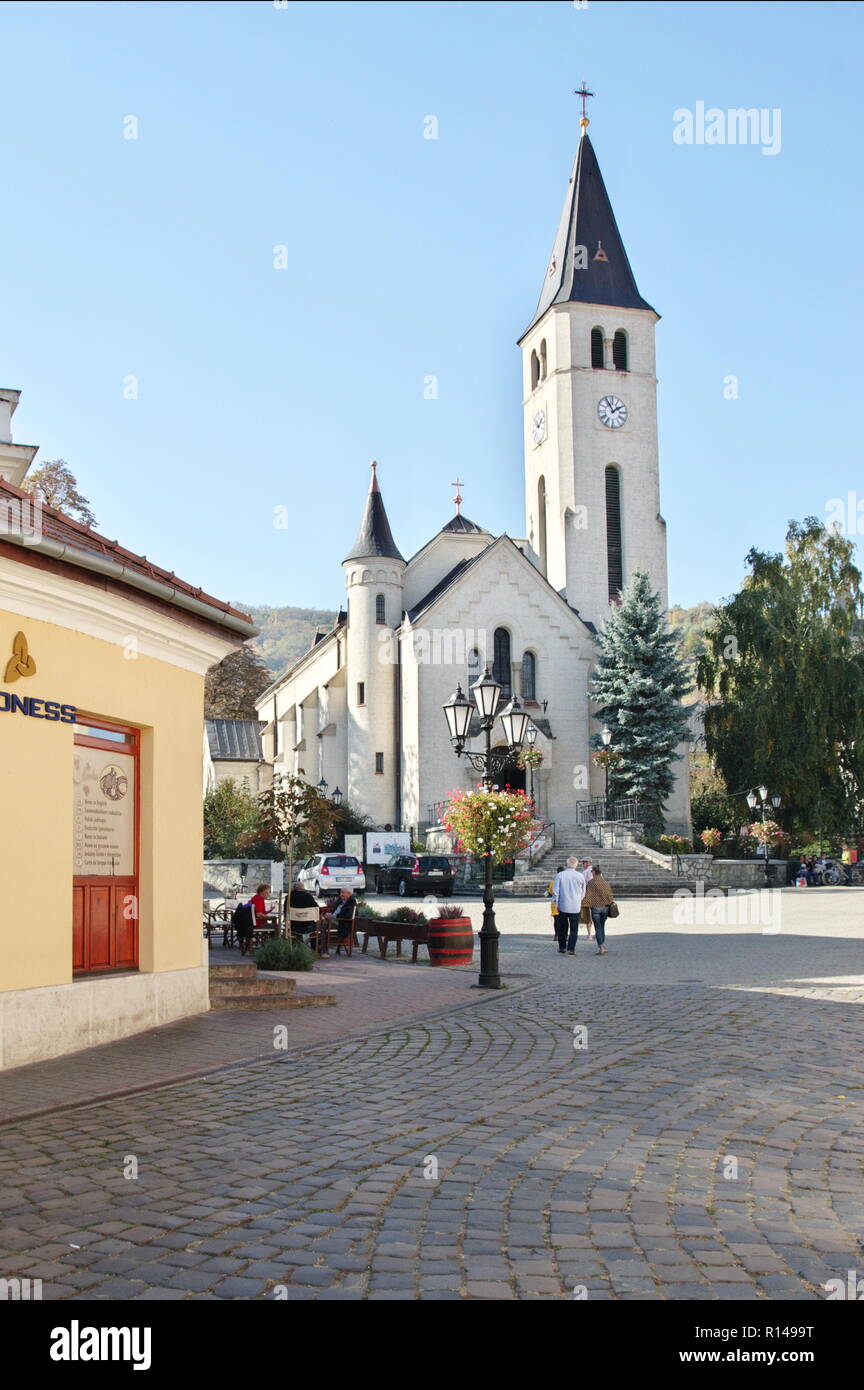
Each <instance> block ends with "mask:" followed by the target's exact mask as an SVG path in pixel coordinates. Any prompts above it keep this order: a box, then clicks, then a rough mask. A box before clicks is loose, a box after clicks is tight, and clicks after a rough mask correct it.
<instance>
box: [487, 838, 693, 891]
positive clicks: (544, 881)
mask: <svg viewBox="0 0 864 1390" xmlns="http://www.w3.org/2000/svg"><path fill="white" fill-rule="evenodd" d="M571 855H575V856H576V858H577V859H579V861H580V867H581V861H582V860H583V859H591V860H592V861H593V863H595V864H599V865H600V868H601V869H602V870H603V874H604V877H605V878H607V879H608V880H609V882H610V883H611V885H612V888H613V890H614V892H615V896H616V898H634V897H645V896H653V897H671V896H672V894H673V893H674V892H675V890H676V889H678V888H682V887H686V886H688V884H691V883H692V881H691V880H688V879H683V878H679V877H678V874H677V873H676V872H675V871H674V869H673V870H671V871H670V870H669V869H664V868H663V867H662V865H660V864H655V863H652V861H651V860H650V859H644V858H643V857H642V855H641V854H637V853H636V851H635V850H632V849H626V848H624V847H623V846H622V847H620V848H619V847H618V846H616V847H615V848H614V849H601V848H600V846H599V845H598V844H597V842H596V840H594V839H593V838H592V837H591V836H590V835H589V834H588V831H587V829H583V828H575V827H570V828H565V829H563V830H561V831H560V832H559V835H558V838H557V843H556V845H555V848H554V849H550V850H549V851H548V853H547V854H545V855H544V856H543V859H542V860H541V861H540V863H539V864H535V865H533V866H532V867H531V868H530V869H529V870H527V872H526V873H524V874H517V876H516V877H515V878H514V879H512V880H511V881H510V882H509V883H502V884H499V885H497V887H496V890H495V891H496V895H497V894H498V893H501V894H502V895H505V894H512V895H513V896H514V897H532V896H533V897H542V896H543V895H544V894H545V892H546V889H547V887H548V886H549V882H550V880H551V879H552V878H553V877H554V875H555V869H556V868H557V866H558V865H559V864H565V863H566V862H567V860H568V858H569V857H570V856H571Z"/></svg>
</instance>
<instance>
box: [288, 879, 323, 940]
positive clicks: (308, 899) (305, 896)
mask: <svg viewBox="0 0 864 1390" xmlns="http://www.w3.org/2000/svg"><path fill="white" fill-rule="evenodd" d="M317 906H318V903H317V902H316V901H315V899H314V898H313V896H312V894H311V893H307V892H306V889H305V888H304V887H303V884H302V883H301V882H300V880H299V878H298V879H296V880H295V882H294V887H293V888H292V889H291V892H290V893H289V895H288V897H287V898H286V899H285V906H284V907H283V909H282V915H283V917H284V918H285V920H286V922H288V921H290V922H291V929H292V931H296V932H297V933H298V934H300V935H302V933H303V932H314V931H315V930H316V926H317V923H315V922H294V921H292V919H291V909H292V908H298V909H299V908H309V907H317Z"/></svg>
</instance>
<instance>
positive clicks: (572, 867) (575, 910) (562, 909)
mask: <svg viewBox="0 0 864 1390" xmlns="http://www.w3.org/2000/svg"><path fill="white" fill-rule="evenodd" d="M584 896H585V876H584V874H581V873H580V872H579V860H578V859H575V858H572V857H571V858H570V859H568V860H567V868H566V869H564V870H562V872H561V873H560V874H556V876H555V882H554V884H553V885H552V897H553V900H554V902H555V906H556V907H557V909H558V915H557V917H556V918H555V927H556V930H557V933H558V954H559V955H561V956H563V955H564V954H565V953H566V954H567V955H568V956H575V954H576V938H577V936H578V935H579V911H580V909H581V907H582V899H583V898H584Z"/></svg>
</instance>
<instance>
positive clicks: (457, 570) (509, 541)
mask: <svg viewBox="0 0 864 1390" xmlns="http://www.w3.org/2000/svg"><path fill="white" fill-rule="evenodd" d="M502 545H508V546H510V547H511V548H512V550H513V551H515V553H516V554H517V555H518V556H519V558H520V560H521V561H522V563H523V564H525V565H527V566H528V568H529V569H530V570H531V572H532V574H533V575H535V577H536V578H537V580H538V581H539V582H540V583H541V584H543V585H545V587H546V588H547V589H548V590H549V592H550V593H552V594H554V595H555V597H556V599H557V600H558V602H559V603H561V604H563V606H564V607H565V608H566V609H567V610H568V612H569V613H572V615H573V617H574V618H578V619H579V622H580V623H581V624H582V626H583V627H584V628H585V630H586V631H587V632H589V633H591V635H592V636H593V635H594V634H595V633H596V631H597V629H596V628H595V627H594V624H593V623H590V622H588V621H587V619H585V618H583V617H582V614H581V613H580V612H579V610H578V608H574V607H573V605H572V604H571V603H568V601H567V599H566V598H565V597H564V595H563V594H560V593H559V592H558V590H557V589H554V588H553V587H552V585H551V584H550V583H549V580H548V579H547V578H546V576H545V574H542V573H541V572H540V570H538V569H537V566H536V565H533V564H532V563H531V561H530V560H529V559H528V556H527V555H526V554H525V552H524V551H523V550H522V549H521V548H520V547H519V546H518V545H517V544H516V542H515V541H514V540H513V538H512V536H508V535H506V534H503V535H500V536H497V537H496V538H495V540H493V542H492V544H491V545H487V546H486V548H485V549H484V550H481V551H479V552H478V553H477V554H476V555H472V556H471V558H470V559H469V560H460V562H459V564H458V565H454V566H453V568H452V570H450V571H449V573H447V574H445V575H444V577H443V579H439V581H438V583H437V584H436V585H435V586H434V587H433V588H431V589H430V590H429V592H428V593H426V594H424V595H423V597H422V598H421V599H419V600H418V602H417V603H416V604H415V605H414V607H413V608H412V609H411V611H410V612H409V613H408V620H409V622H411V623H415V622H416V621H417V619H418V618H420V617H422V616H423V614H424V613H426V612H428V610H429V609H430V608H432V607H433V605H434V604H436V603H437V602H438V600H439V598H441V597H442V595H444V594H445V593H446V592H447V591H448V589H452V588H453V587H454V585H456V584H459V583H461V582H462V580H463V578H464V577H465V575H466V574H467V573H468V571H469V570H470V569H473V567H474V566H475V565H478V564H480V563H481V561H483V560H485V559H486V557H487V556H488V555H490V554H491V552H492V551H493V550H495V549H497V548H498V546H502Z"/></svg>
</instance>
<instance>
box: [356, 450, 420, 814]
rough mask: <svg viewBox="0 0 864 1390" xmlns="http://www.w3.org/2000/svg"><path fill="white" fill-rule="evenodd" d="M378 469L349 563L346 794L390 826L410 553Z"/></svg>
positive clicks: (396, 782) (396, 768)
mask: <svg viewBox="0 0 864 1390" xmlns="http://www.w3.org/2000/svg"><path fill="white" fill-rule="evenodd" d="M376 469H377V465H376V464H374V463H373V464H372V480H371V482H370V484H369V493H368V496H367V498H366V508H365V510H364V512H363V519H362V521H361V522H360V530H359V531H358V532H357V539H356V541H355V542H354V545H353V546H352V548H351V550H350V551H349V552H348V554H347V555H346V556H345V559H344V561H343V564H342V568H343V569H344V571H345V584H346V587H347V590H348V646H347V653H346V668H347V728H346V754H347V764H348V771H347V778H346V787H345V794H346V796H347V798H348V800H349V801H350V802H351V804H352V806H356V807H357V808H358V809H359V810H360V811H364V812H365V813H366V815H367V816H369V818H370V820H371V822H372V824H373V825H376V826H380V827H384V826H387V825H390V826H395V825H398V824H399V819H400V817H399V798H398V787H399V775H400V769H399V719H398V713H399V704H398V694H399V692H398V685H397V681H398V665H397V664H396V661H395V652H394V639H393V633H394V631H395V629H396V628H398V627H399V625H400V623H401V621H402V585H403V578H402V577H403V574H404V572H405V560H404V559H403V558H402V556H401V555H400V553H399V550H398V548H397V545H396V542H395V541H394V539H393V533H392V532H391V530H390V523H389V521H388V520H387V513H386V511H385V510H384V499H383V497H382V496H381V491H380V489H379V487H378V477H377V472H376Z"/></svg>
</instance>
